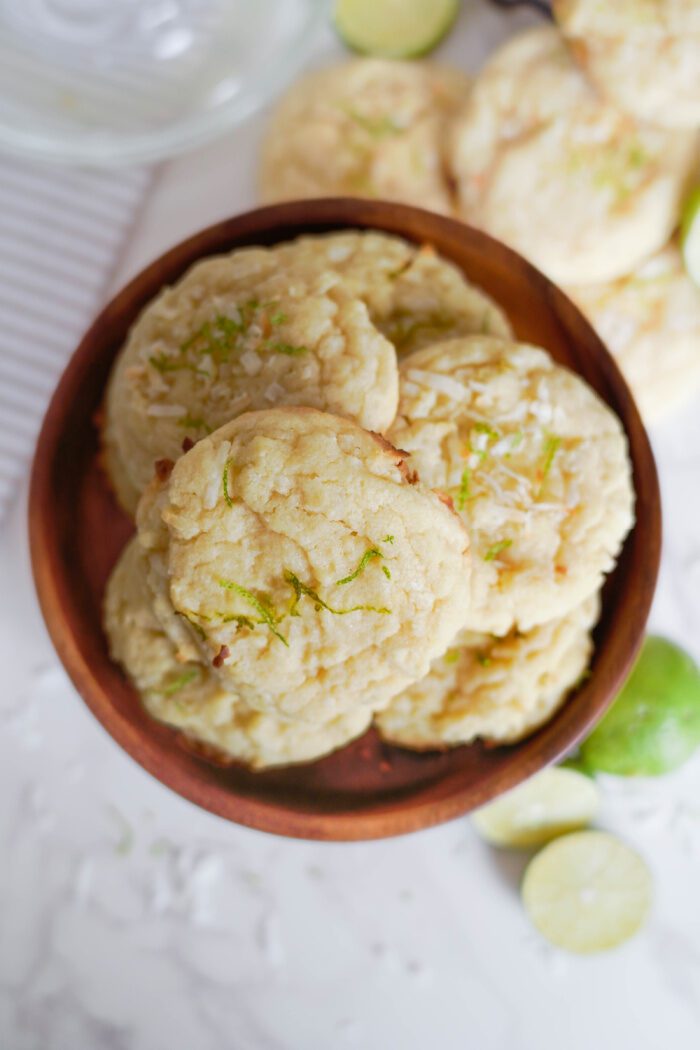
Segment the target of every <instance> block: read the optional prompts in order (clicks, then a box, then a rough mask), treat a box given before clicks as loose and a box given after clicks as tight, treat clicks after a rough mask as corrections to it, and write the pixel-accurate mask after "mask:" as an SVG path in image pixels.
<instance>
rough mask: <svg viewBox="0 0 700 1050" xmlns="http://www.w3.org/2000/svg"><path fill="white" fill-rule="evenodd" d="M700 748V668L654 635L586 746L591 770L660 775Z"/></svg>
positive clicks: (585, 757)
mask: <svg viewBox="0 0 700 1050" xmlns="http://www.w3.org/2000/svg"><path fill="white" fill-rule="evenodd" d="M699 746H700V670H699V669H698V667H697V665H696V664H695V662H694V660H693V659H692V657H691V656H689V655H688V653H686V652H684V650H683V649H680V648H679V647H678V646H677V645H674V644H673V642H669V641H667V640H666V639H665V638H657V637H654V636H653V635H651V636H649V637H648V638H647V640H646V641H645V643H644V648H643V649H642V652H641V655H640V657H639V659H638V660H637V663H636V664H635V667H634V670H633V671H632V674H631V675H630V677H629V678H628V679H627V682H626V683H625V685H624V687H623V689H622V692H621V693H620V694H619V696H618V697H617V699H616V700H615V702H614V704H613V705H612V707H611V708H610V710H609V711H608V712H607V714H605V715H604V716H603V718H602V719H601V721H600V722H599V723H598V725H597V726H596V728H595V729H594V730H593V732H592V733H591V735H590V736H589V737H588V738H587V739H586V740H584V742H583V744H582V745H581V760H582V761H583V763H584V765H586V766H588V768H589V769H591V770H593V771H594V772H599V773H615V774H617V775H618V776H658V775H659V774H661V773H668V772H669V771H670V770H672V769H676V768H677V767H678V766H680V765H682V764H683V763H684V762H685V761H686V760H687V759H688V758H690V756H691V755H692V754H693V752H694V751H695V750H696V748H697V747H699Z"/></svg>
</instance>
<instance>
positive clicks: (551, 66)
mask: <svg viewBox="0 0 700 1050" xmlns="http://www.w3.org/2000/svg"><path fill="white" fill-rule="evenodd" d="M553 12H554V15H555V20H556V25H555V26H552V25H545V26H542V27H541V28H536V29H532V30H528V31H525V32H522V33H520V34H519V35H517V36H515V37H514V38H513V39H511V40H510V41H508V42H507V43H506V44H505V45H504V46H502V47H501V48H500V49H499V50H498V51H497V52H496V53H495V54H494V55H493V56H491V58H490V60H489V61H488V62H487V64H486V66H485V67H484V69H483V70H482V71H481V73H480V74H479V75H478V77H477V78H476V79H475V81H474V82H473V83H471V82H469V81H468V80H467V79H466V77H465V76H464V74H462V73H460V72H458V71H455V70H450V69H444V68H441V67H439V66H437V65H435V64H432V63H426V62H400V61H391V60H383V59H354V60H351V61H349V62H346V63H343V64H342V65H339V66H336V67H333V68H331V69H326V70H321V71H319V72H315V73H312V74H310V75H309V76H307V77H306V78H304V79H302V80H301V81H300V82H299V83H298V84H296V85H295V86H293V87H292V88H291V89H290V90H289V92H288V94H287V96H286V97H285V98H284V99H283V100H282V101H281V103H280V104H279V105H278V107H277V110H276V111H275V113H274V114H273V116H272V119H271V121H270V124H269V126H268V130H267V135H266V139H265V142H264V145H263V151H262V157H261V171H260V191H261V197H262V199H263V200H264V201H278V200H285V199H291V198H293V197H320V196H343V195H350V196H366V197H379V198H386V199H389V200H399V201H403V202H405V203H409V204H414V205H417V206H420V207H426V208H430V209H433V210H435V211H439V212H442V213H445V214H452V215H454V216H456V217H458V218H461V219H463V220H464V221H465V222H467V223H469V224H470V225H473V226H476V227H479V228H481V229H483V230H485V231H486V232H488V233H490V234H492V235H493V236H494V237H496V238H498V239H499V240H502V241H504V242H505V243H506V244H509V245H510V246H511V247H513V248H515V249H516V251H519V252H520V253H521V254H523V255H524V256H525V257H526V258H528V259H530V260H531V261H532V262H533V263H534V264H535V265H536V266H538V267H539V268H540V269H541V270H542V271H543V272H544V273H546V274H547V275H548V276H549V277H550V278H551V279H552V280H553V281H555V282H556V283H557V284H559V285H561V286H562V287H563V288H564V290H565V291H567V293H568V294H569V295H570V296H571V298H572V299H573V300H574V301H575V302H576V303H577V305H579V307H580V308H581V309H582V310H583V312H584V313H585V314H586V315H587V317H588V318H589V320H590V321H591V323H592V324H593V326H594V327H595V328H596V330H597V331H598V333H599V335H600V336H601V338H602V340H603V342H605V343H606V345H607V346H608V348H609V349H610V350H611V352H612V353H613V355H614V356H615V357H616V359H617V361H618V364H619V365H620V367H621V369H622V371H623V373H624V375H625V377H626V379H627V381H628V383H629V384H630V386H631V389H632V392H633V394H634V395H635V398H636V399H637V402H638V404H639V407H640V408H641V410H642V414H643V415H644V417H645V419H646V420H647V421H656V420H658V419H660V418H662V417H663V416H665V415H668V413H670V412H672V411H673V410H674V409H675V408H676V407H677V406H678V405H680V404H681V403H682V402H683V401H684V400H686V399H687V398H688V397H689V396H691V395H692V394H693V393H694V392H696V391H697V390H698V389H699V388H700V289H699V288H698V287H697V286H696V285H695V284H694V283H693V282H692V281H691V279H690V278H689V277H688V275H687V274H686V271H685V268H684V265H683V260H682V256H681V252H680V249H679V244H678V237H677V229H678V225H679V220H680V216H681V209H682V206H683V201H684V199H685V197H686V195H687V192H688V190H689V188H690V187H691V186H692V184H693V183H697V182H698V181H700V166H699V153H698V146H699V136H698V129H700V6H699V5H698V4H697V2H696V0H664V2H663V3H659V2H658V0H615V3H601V2H600V0H554V3H553Z"/></svg>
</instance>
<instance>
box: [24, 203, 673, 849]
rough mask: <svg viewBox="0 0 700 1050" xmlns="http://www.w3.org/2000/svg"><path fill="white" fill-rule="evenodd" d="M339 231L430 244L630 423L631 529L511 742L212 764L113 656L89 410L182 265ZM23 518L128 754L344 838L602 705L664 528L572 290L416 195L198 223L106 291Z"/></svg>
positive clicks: (634, 634)
mask: <svg viewBox="0 0 700 1050" xmlns="http://www.w3.org/2000/svg"><path fill="white" fill-rule="evenodd" d="M348 227H354V228H367V229H377V230H385V231H387V232H388V233H394V234H399V235H401V236H403V237H405V238H407V239H409V240H413V241H416V242H418V243H430V244H432V245H433V246H434V247H435V248H436V249H437V251H438V252H440V253H441V254H442V255H444V256H445V257H446V258H448V259H451V260H452V261H453V262H455V263H456V264H457V265H458V266H459V267H460V268H461V269H462V270H463V271H464V273H465V274H466V275H467V277H469V278H470V279H471V280H473V281H474V282H475V283H477V284H478V285H480V286H481V287H482V288H484V289H485V290H486V291H487V292H488V293H489V294H490V295H492V296H493V298H494V299H495V300H496V301H497V302H499V303H500V304H501V306H503V308H504V309H505V310H506V312H507V313H508V316H509V317H510V320H511V322H512V324H513V327H514V329H515V331H516V333H517V335H518V336H519V337H520V338H522V339H524V340H528V341H531V342H533V343H537V344H540V345H542V346H544V347H546V348H547V349H548V350H549V351H550V352H551V353H552V354H553V356H554V357H555V358H556V359H557V360H558V361H560V362H562V363H563V364H565V365H568V366H569V367H570V368H572V369H573V370H574V371H576V372H578V373H579V374H580V375H581V376H583V377H584V378H585V379H586V380H587V381H588V382H589V383H590V384H591V386H592V387H593V388H594V389H595V390H597V392H598V393H599V394H600V396H601V397H602V398H603V400H604V401H606V402H607V403H608V404H609V405H610V406H611V408H613V409H614V411H615V412H617V414H618V416H619V417H620V419H621V420H622V422H623V424H624V427H625V430H626V431H627V436H628V439H629V444H630V454H631V457H632V463H633V467H634V483H635V488H636V493H637V511H636V512H637V524H636V526H635V528H634V530H633V531H632V533H631V534H630V535H629V536H628V538H627V542H626V543H625V547H624V550H623V552H622V555H621V557H620V560H619V562H618V564H617V568H616V569H615V571H614V573H612V575H611V576H610V578H609V580H608V583H607V585H606V588H605V592H604V601H603V614H602V618H601V621H600V623H599V625H598V628H597V630H596V651H595V657H594V660H593V664H592V673H591V675H590V677H589V678H588V680H587V681H586V682H585V684H584V685H583V686H582V687H581V688H580V689H579V690H578V691H577V692H576V693H575V694H574V695H572V696H571V697H570V699H569V700H568V701H567V703H566V704H565V705H564V707H563V708H562V709H561V710H560V711H559V713H558V714H557V715H556V716H555V717H554V718H553V719H552V720H551V722H549V723H548V724H547V725H546V726H545V727H544V728H542V729H541V730H540V731H539V732H537V733H536V734H535V735H534V736H532V737H530V738H529V739H528V740H526V741H524V742H523V743H520V744H517V745H514V746H511V747H498V748H494V747H491V748H487V747H485V746H483V745H481V744H473V745H470V746H467V747H459V748H456V749H454V750H451V751H448V752H445V753H436V752H431V753H423V754H417V753H413V752H410V751H403V750H399V749H398V748H393V747H389V746H387V745H385V744H383V743H382V742H381V741H380V740H379V739H378V737H377V736H376V734H375V733H374V732H373V731H370V732H369V733H367V734H366V735H365V736H364V737H363V738H362V739H361V740H358V741H356V742H355V743H353V744H351V745H350V746H349V747H347V748H345V749H344V750H342V751H340V752H338V753H337V754H334V755H331V756H329V757H327V758H324V759H321V760H320V761H317V762H314V763H311V764H308V765H303V766H296V767H290V768H287V769H279V770H273V771H269V772H264V773H252V772H249V771H248V770H246V769H244V768H242V767H241V766H239V765H236V764H234V765H228V766H225V767H222V766H219V765H216V764H215V763H213V762H212V761H210V760H208V759H207V757H206V756H204V755H202V754H197V753H195V752H193V750H192V749H191V748H188V747H187V746H184V744H183V740H182V738H181V737H180V736H179V735H178V734H177V733H176V732H175V731H174V730H171V729H169V728H167V727H165V726H163V725H160V724H159V723H157V722H155V721H153V720H152V719H151V718H149V717H148V716H147V715H146V714H145V713H144V711H143V710H142V708H141V705H140V703H139V700H138V697H137V696H136V694H135V692H134V690H133V689H132V688H131V687H130V686H129V684H128V683H127V681H126V679H125V678H124V676H123V674H122V673H121V671H120V670H119V668H118V667H116V666H115V665H114V664H113V663H112V662H111V661H110V659H109V656H108V652H107V644H106V641H105V637H104V634H103V633H102V628H101V603H102V594H103V590H104V586H105V581H106V579H107V577H108V575H109V572H110V570H111V568H112V566H113V565H114V563H115V561H116V559H117V557H118V555H119V552H120V550H121V549H122V547H123V545H124V543H125V542H126V540H127V538H128V537H129V536H130V534H131V533H132V531H133V526H132V524H131V522H130V521H129V520H128V519H127V518H126V517H125V516H124V514H123V513H122V512H121V511H120V510H119V509H118V508H117V506H116V503H115V502H114V500H113V498H112V495H111V493H110V491H109V489H108V487H107V485H106V483H105V480H104V477H103V475H102V473H101V471H100V468H99V465H98V461H97V453H98V442H97V430H96V425H95V419H96V414H97V413H98V412H99V409H100V404H101V401H102V396H103V393H104V389H105V383H106V381H107V377H108V375H109V371H110V368H111V366H112V362H113V361H114V358H115V356H116V354H117V352H118V351H119V349H120V347H121V346H122V344H123V342H124V339H125V337H126V335H127V332H128V330H129V327H130V325H131V324H132V322H133V321H134V319H135V318H136V317H137V315H138V313H139V311H140V310H141V309H142V308H143V307H144V306H145V305H146V303H148V302H149V301H150V300H151V299H152V298H153V297H154V296H155V295H157V293H158V292H159V291H160V290H161V288H162V287H163V286H164V285H166V284H172V283H173V282H174V281H176V280H177V279H178V278H179V277H181V276H182V274H183V273H184V272H185V270H187V268H188V267H189V266H191V265H192V263H194V262H195V261H196V260H198V259H201V258H203V257H204V256H207V255H213V254H216V253H217V252H225V251H230V250H231V249H232V248H238V247H241V246H243V245H251V244H274V243H276V242H278V241H283V240H286V239H289V238H292V237H296V236H297V235H299V234H304V233H319V232H322V231H326V230H334V229H343V228H348ZM29 528H30V539H31V552H32V563H33V569H34V578H35V581H36V587H37V590H38V593H39V599H40V602H41V607H42V610H43V613H44V617H45V619H46V623H47V626H48V629H49V631H50V633H51V637H52V638H53V642H54V645H55V646H56V649H57V651H58V654H59V656H60V658H61V660H62V661H63V664H64V666H65V667H66V670H67V671H68V673H69V675H70V676H71V678H72V680H73V682H74V684H75V686H76V688H77V690H78V692H79V693H80V694H81V695H82V697H83V698H84V700H85V702H86V703H87V705H88V707H89V708H90V710H91V711H92V712H93V714H94V715H95V716H96V717H97V718H98V719H99V720H100V722H101V723H102V725H103V726H104V727H105V729H106V730H107V731H108V732H109V733H110V734H111V735H112V736H113V737H114V739H115V740H116V741H117V742H118V743H119V744H120V745H121V746H122V747H123V748H124V749H125V750H126V751H128V752H129V754H130V755H131V756H132V757H133V758H135V759H136V761H137V762H139V763H140V764H141V765H142V766H143V767H144V768H145V769H147V770H148V771H149V772H150V773H152V774H153V775H154V776H155V777H157V778H158V779H159V780H161V781H162V782H163V783H164V784H167V785H168V786H169V787H171V788H173V790H175V791H177V792H179V793H180V794H181V795H183V796H184V797H185V798H188V799H190V800H191V801H192V802H195V803H197V804H198V805H200V806H203V807H204V808H205V809H208V810H211V811H212V812H214V813H218V814H220V815H221V816H222V817H226V818H227V819H228V820H233V821H236V822H238V823H240V824H246V825H249V826H250V827H255V828H260V829H263V830H265V831H271V832H275V833H276V834H280V835H291V836H296V837H300V838H315V839H346V840H347V839H370V838H382V837H384V836H389V835H398V834H401V833H403V832H408V831H414V830H416V829H417V828H424V827H428V826H429V825H432V824H437V823H439V822H441V821H445V820H449V819H450V818H452V817H456V816H458V815H460V814H462V813H465V812H467V811H468V810H470V809H473V808H474V807H476V806H480V805H482V804H483V803H484V802H487V801H488V800H489V799H492V798H494V796H496V795H499V794H500V793H501V792H503V791H506V790H507V789H508V788H512V787H513V786H514V785H516V784H518V783H519V782H520V781H521V780H524V779H525V778H526V777H529V776H530V775H531V774H532V773H535V772H536V771H537V770H539V769H542V768H543V767H544V766H546V765H548V764H549V763H551V762H555V761H556V760H557V759H560V758H561V757H562V756H563V755H565V754H566V753H567V752H568V751H569V750H570V749H571V748H572V747H573V746H574V745H575V744H576V743H577V741H579V740H580V739H581V738H582V737H583V736H584V734H585V733H586V732H587V731H588V730H589V729H590V728H591V726H592V725H593V724H594V723H595V722H596V721H597V720H598V718H600V716H601V715H602V713H603V711H604V710H605V708H606V707H607V706H608V704H609V703H610V702H611V700H612V699H613V697H614V696H615V695H616V693H617V691H618V689H619V687H620V685H621V683H622V682H623V680H624V678H625V676H626V675H627V673H628V671H629V669H630V665H631V663H632V660H633V658H634V656H635V653H636V652H637V649H638V647H639V645H640V643H641V640H642V637H643V630H644V624H645V621H646V618H647V613H648V610H649V606H650V603H651V599H652V595H653V591H654V585H655V581H656V574H657V568H658V562H659V551H660V537H661V519H660V502H659V489H658V482H657V477H656V470H655V466H654V460H653V457H652V453H651V449H650V447H649V442H648V440H647V437H646V434H645V432H644V428H643V426H642V423H641V421H640V418H639V415H638V413H637V410H636V408H635V406H634V403H633V401H632V398H631V396H630V393H629V391H628V389H627V387H626V386H625V383H624V381H623V379H622V377H621V376H620V373H619V372H618V370H617V368H616V366H615V364H614V363H613V361H612V359H611V357H610V356H609V354H608V353H607V351H606V350H605V348H604V346H603V345H602V343H601V342H600V340H599V339H598V338H597V336H596V335H595V334H594V332H593V330H592V329H591V328H590V327H589V325H588V324H587V323H586V322H585V321H584V319H583V317H582V316H581V314H580V313H579V312H578V311H577V310H576V309H575V307H574V306H573V305H572V304H571V303H570V302H569V300H568V299H567V298H566V297H565V296H564V295H563V294H562V293H561V292H560V291H558V290H557V288H555V287H554V286H553V285H552V284H551V283H550V282H549V281H548V280H547V279H546V278H545V277H543V276H542V275H541V274H540V273H538V271H537V270H535V269H534V268H533V267H532V266H530V265H529V264H528V263H527V262H525V260H524V259H522V258H520V256H518V255H516V254H514V253H513V252H512V251H510V250H509V249H508V248H506V247H504V246H503V245H502V244H499V243H498V242H496V241H494V240H492V239H491V238H490V237H487V236H486V235H485V234H483V233H480V232H478V231H477V230H473V229H470V228H469V227H467V226H464V225H462V224H461V223H458V222H454V221H452V220H450V219H446V218H442V217H440V216H437V215H433V214H430V213H428V212H424V211H420V210H418V209H415V208H408V207H402V206H399V205H396V204H388V203H384V202H375V201H360V200H345V199H340V200H323V201H303V202H294V203H290V204H281V205H277V206H274V207H269V208H260V209H257V210H256V211H252V212H248V213H247V214H245V215H239V216H237V217H236V218H233V219H229V220H227V221H226V222H221V223H218V224H217V225H215V226H211V227H209V228H208V229H206V230H203V231H202V232H201V233H198V234H196V235H195V236H194V237H191V238H189V239H188V240H186V241H184V242H183V243H182V244H178V245H177V246H176V247H174V248H172V249H171V250H170V251H168V252H166V253H165V255H163V256H161V257H160V258H159V259H157V260H156V261H155V262H154V263H152V264H151V265H150V266H149V267H148V268H147V269H145V270H144V271H143V272H142V273H141V274H139V276H138V277H136V278H135V279H134V280H133V281H132V282H131V284H129V285H127V287H126V288H124V290H123V291H122V292H120V293H119V295H117V296H116V298H115V299H113V300H112V302H111V303H110V304H109V305H108V306H107V307H106V308H105V309H104V310H103V311H102V313H101V314H100V315H99V317H98V318H97V320H96V321H95V322H94V324H93V325H92V327H91V328H90V329H89V331H88V332H87V334H86V335H85V337H84V339H83V341H82V342H81V344H80V346H79V347H78V349H77V350H76V352H75V354H74V355H73V357H72V359H71V361H70V362H69V364H68V367H67V368H66V370H65V372H64V374H63V377H62V379H61V381H60V383H59V385H58V388H57V390H56V393H55V394H54V397H53V400H52V401H51V404H50V406H49V409H48V412H47V414H46V418H45V420H44V425H43V428H42V431H41V435H40V437H39V442H38V445H37V450H36V455H35V459H34V466H33V471H32V482H31V494H30V504H29Z"/></svg>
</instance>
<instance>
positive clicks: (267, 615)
mask: <svg viewBox="0 0 700 1050" xmlns="http://www.w3.org/2000/svg"><path fill="white" fill-rule="evenodd" d="M219 587H223V588H224V590H227V591H233V592H234V594H237V595H238V596H239V598H242V599H243V601H244V602H247V603H248V605H250V606H252V608H253V609H255V611H256V612H257V614H258V616H259V617H260V620H261V622H262V623H264V624H265V625H266V626H267V627H268V628H269V629H270V631H271V632H272V634H274V636H275V638H279V640H280V641H281V642H282V643H283V644H284V645H286V646H287V648H289V642H288V641H287V639H286V638H285V637H284V635H283V634H280V632H279V631H278V630H277V624H278V622H279V621H278V619H277V618H276V617H275V614H274V610H273V609H272V608H271V607H270V606H269V605H266V604H265V603H264V602H262V601H261V600H260V599H259V598H256V596H255V595H254V594H253V592H252V591H249V590H248V588H247V587H241V585H240V583H235V582H234V581H233V580H219Z"/></svg>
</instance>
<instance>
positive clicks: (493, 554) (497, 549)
mask: <svg viewBox="0 0 700 1050" xmlns="http://www.w3.org/2000/svg"><path fill="white" fill-rule="evenodd" d="M512 546H513V541H512V540H499V541H498V543H494V544H493V545H492V546H491V547H489V549H488V550H487V551H486V554H485V555H484V561H493V560H494V558H497V557H498V555H499V554H500V553H501V551H505V550H508V548H509V547H512Z"/></svg>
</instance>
